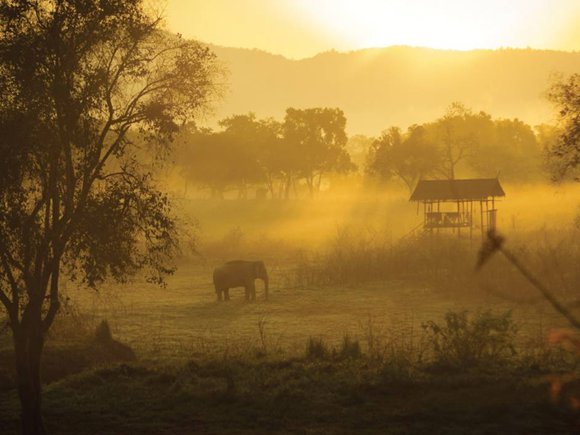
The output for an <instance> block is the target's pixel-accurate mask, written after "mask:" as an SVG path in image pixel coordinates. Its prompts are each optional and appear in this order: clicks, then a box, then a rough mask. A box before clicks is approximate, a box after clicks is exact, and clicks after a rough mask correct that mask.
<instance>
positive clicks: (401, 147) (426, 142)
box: [366, 125, 441, 191]
mask: <svg viewBox="0 0 580 435" xmlns="http://www.w3.org/2000/svg"><path fill="white" fill-rule="evenodd" d="M440 165H441V153H440V150H439V149H438V148H437V147H436V146H435V145H434V144H433V143H432V142H431V141H430V139H429V137H428V135H427V133H426V130H425V128H424V127H421V126H416V125H414V126H411V127H409V130H408V131H407V133H406V134H403V133H402V132H401V130H400V129H399V128H398V127H391V128H390V129H388V130H387V131H385V132H383V134H382V135H381V137H380V138H378V139H377V140H375V141H374V142H373V144H372V145H371V147H370V149H369V154H368V157H367V166H366V172H367V174H369V175H374V176H376V177H378V178H379V179H381V180H383V181H386V180H390V179H391V178H393V177H395V178H399V179H400V180H401V181H403V182H404V183H405V185H406V186H407V188H408V189H409V191H412V190H413V189H414V188H415V186H416V184H417V182H418V181H419V180H420V179H421V178H423V177H427V176H431V175H433V174H435V173H436V172H437V170H438V169H439V168H440Z"/></svg>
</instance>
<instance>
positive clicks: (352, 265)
mask: <svg viewBox="0 0 580 435" xmlns="http://www.w3.org/2000/svg"><path fill="white" fill-rule="evenodd" d="M385 234H386V233H383V232H379V231H374V230H369V229H367V230H360V229H355V228H352V227H346V228H341V229H339V230H338V232H337V234H336V236H335V237H334V239H333V240H332V241H331V243H330V244H329V245H328V247H327V248H326V249H324V250H322V251H319V252H314V253H308V254H307V253H303V254H302V256H301V257H300V258H299V261H298V264H297V267H296V269H295V281H296V284H297V285H300V286H313V285H314V286H329V285H337V284H338V285H352V284H359V283H363V282H372V281H381V280H388V279H409V278H412V279H425V280H429V281H434V280H436V281H439V282H441V283H446V284H450V283H453V282H454V281H456V280H458V279H461V277H465V276H467V275H468V274H469V275H471V271H472V270H473V265H474V258H475V253H476V250H475V248H472V247H471V246H470V245H469V243H467V244H466V243H465V241H464V240H458V239H456V238H445V237H437V238H435V237H434V238H429V237H427V236H425V237H420V238H416V237H414V238H405V239H402V240H398V241H393V240H391V239H390V238H389V237H388V236H386V235H385Z"/></svg>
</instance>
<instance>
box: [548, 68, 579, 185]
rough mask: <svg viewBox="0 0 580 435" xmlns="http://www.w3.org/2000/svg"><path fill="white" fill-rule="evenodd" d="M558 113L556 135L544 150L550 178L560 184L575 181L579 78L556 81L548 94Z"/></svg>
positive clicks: (577, 147) (577, 144) (577, 148)
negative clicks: (570, 180)
mask: <svg viewBox="0 0 580 435" xmlns="http://www.w3.org/2000/svg"><path fill="white" fill-rule="evenodd" d="M548 96H549V98H550V100H551V101H552V102H553V103H554V105H555V106H556V108H557V109H558V120H559V124H560V133H559V136H558V139H557V141H556V143H555V144H554V145H553V146H552V147H551V148H550V149H549V150H548V155H549V157H550V162H551V165H550V167H551V169H552V171H553V172H552V175H553V177H554V178H555V179H557V180H561V179H563V178H566V177H572V178H574V179H575V180H577V181H579V180H580V178H579V175H578V168H579V166H580V74H572V75H571V76H569V77H567V78H560V79H559V80H557V81H556V82H555V83H554V84H553V85H552V87H551V89H550V92H549V94H548Z"/></svg>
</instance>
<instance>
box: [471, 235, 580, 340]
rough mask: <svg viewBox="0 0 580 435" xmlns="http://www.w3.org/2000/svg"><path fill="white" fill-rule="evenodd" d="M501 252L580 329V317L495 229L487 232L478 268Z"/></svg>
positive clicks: (557, 309) (479, 256)
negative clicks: (560, 299) (528, 266)
mask: <svg viewBox="0 0 580 435" xmlns="http://www.w3.org/2000/svg"><path fill="white" fill-rule="evenodd" d="M496 252H500V253H501V254H503V256H504V257H505V258H506V259H507V260H508V261H509V262H510V263H511V264H512V265H513V266H514V267H515V268H516V269H517V270H518V271H519V272H520V273H521V274H522V276H523V277H524V278H525V279H526V280H528V281H529V282H530V284H532V285H533V286H534V287H535V288H536V289H538V290H539V291H540V293H541V294H542V295H543V296H544V298H545V299H546V300H547V301H548V302H550V304H551V305H552V307H554V309H555V310H556V311H558V312H559V313H560V314H562V315H563V316H564V317H565V318H566V320H568V322H570V324H571V325H572V326H574V327H575V328H576V329H580V319H578V318H577V317H576V316H575V315H574V314H573V313H572V312H571V311H570V310H569V309H568V308H567V307H566V306H565V305H564V304H562V303H561V302H560V301H559V300H558V299H557V298H556V297H555V296H554V294H553V293H552V292H551V291H550V290H549V289H548V288H547V287H546V286H545V285H544V284H543V283H542V282H541V281H540V280H539V279H538V278H537V277H536V276H535V275H534V274H533V273H532V271H531V270H529V269H528V268H527V267H526V266H525V265H524V264H523V263H522V262H521V261H520V260H519V259H518V258H517V257H516V255H515V254H513V253H512V252H511V251H510V250H509V249H507V248H506V247H505V238H504V237H503V236H501V235H500V234H498V233H496V232H495V231H493V230H490V231H489V232H488V233H487V239H486V240H485V241H484V243H483V245H482V247H481V249H480V251H479V254H478V259H477V265H476V269H477V270H480V269H481V268H482V267H483V266H484V265H485V264H486V263H487V262H488V261H489V259H490V258H491V257H492V256H493V255H494V254H495V253H496Z"/></svg>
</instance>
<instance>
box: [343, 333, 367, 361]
mask: <svg viewBox="0 0 580 435" xmlns="http://www.w3.org/2000/svg"><path fill="white" fill-rule="evenodd" d="M361 354H362V353H361V350H360V343H359V341H358V340H353V339H351V338H350V336H349V335H345V336H344V337H343V339H342V346H341V348H340V352H339V353H338V357H339V358H340V359H358V358H360V357H361Z"/></svg>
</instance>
